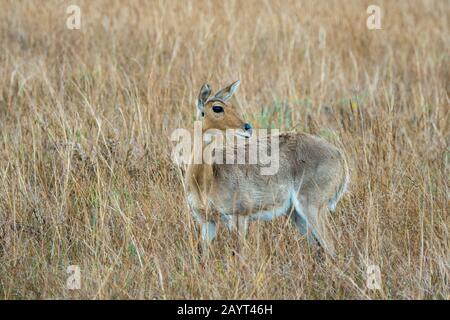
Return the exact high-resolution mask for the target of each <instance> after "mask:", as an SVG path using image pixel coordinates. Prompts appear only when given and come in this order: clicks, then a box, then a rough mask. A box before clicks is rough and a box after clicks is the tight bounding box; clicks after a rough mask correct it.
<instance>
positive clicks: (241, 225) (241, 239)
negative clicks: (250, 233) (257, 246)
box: [228, 215, 248, 251]
mask: <svg viewBox="0 0 450 320" xmlns="http://www.w3.org/2000/svg"><path fill="white" fill-rule="evenodd" d="M228 229H229V230H230V231H231V232H234V233H236V236H237V237H236V238H237V239H236V241H237V246H238V250H237V251H239V248H240V244H241V243H245V237H246V235H247V230H248V217H247V216H243V215H232V216H231V217H230V220H229V222H228Z"/></svg>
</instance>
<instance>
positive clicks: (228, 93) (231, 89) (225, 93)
mask: <svg viewBox="0 0 450 320" xmlns="http://www.w3.org/2000/svg"><path fill="white" fill-rule="evenodd" d="M240 84H241V81H239V80H238V81H236V82H233V83H232V84H230V85H229V86H228V87H226V88H223V89H222V90H220V91H219V92H217V93H216V95H215V96H214V98H218V99H221V100H223V101H228V100H230V99H231V97H232V96H233V94H234V93H235V92H236V90H237V88H238V87H239V85H240Z"/></svg>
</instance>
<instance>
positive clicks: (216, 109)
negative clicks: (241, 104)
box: [212, 106, 223, 113]
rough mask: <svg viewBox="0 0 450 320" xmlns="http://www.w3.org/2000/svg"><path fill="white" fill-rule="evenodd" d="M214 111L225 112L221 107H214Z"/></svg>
mask: <svg viewBox="0 0 450 320" xmlns="http://www.w3.org/2000/svg"><path fill="white" fill-rule="evenodd" d="M212 109H213V111H214V112H215V113H221V112H223V107H221V106H213V107H212Z"/></svg>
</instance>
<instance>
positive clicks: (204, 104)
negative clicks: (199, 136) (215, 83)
mask: <svg viewBox="0 0 450 320" xmlns="http://www.w3.org/2000/svg"><path fill="white" fill-rule="evenodd" d="M239 84H240V81H239V80H238V81H236V82H233V83H232V84H230V85H229V86H228V87H225V88H223V89H221V90H219V91H218V92H217V93H216V94H215V95H214V96H212V97H211V87H210V86H209V85H208V84H204V85H203V86H202V88H201V89H200V93H199V95H198V99H197V120H201V121H202V128H203V133H204V132H206V131H207V130H212V129H214V130H219V131H222V133H223V134H225V133H226V132H225V131H226V130H227V129H234V132H235V135H236V136H238V137H241V138H250V137H251V135H252V126H251V125H250V124H249V123H247V122H245V121H244V120H242V117H241V116H240V114H239V113H238V112H237V110H236V108H235V106H234V105H233V104H231V103H230V99H231V97H232V96H233V94H234V93H235V92H236V90H237V88H238V86H239Z"/></svg>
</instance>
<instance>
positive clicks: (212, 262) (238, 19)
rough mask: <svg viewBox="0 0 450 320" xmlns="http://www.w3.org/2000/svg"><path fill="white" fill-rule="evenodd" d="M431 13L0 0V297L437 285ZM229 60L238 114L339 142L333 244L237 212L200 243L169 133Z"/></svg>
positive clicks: (441, 215)
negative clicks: (241, 240)
mask: <svg viewBox="0 0 450 320" xmlns="http://www.w3.org/2000/svg"><path fill="white" fill-rule="evenodd" d="M69 4H78V5H79V6H80V7H81V10H82V16H81V23H82V25H81V30H68V29H67V28H66V18H67V14H66V13H65V10H66V7H67V6H68V5H69ZM369 4H377V5H379V6H380V7H381V8H382V13H383V18H382V30H368V29H367V28H366V18H367V14H366V8H367V6H368V5H369ZM449 17H450V2H449V1H447V0H436V1H378V0H377V1H370V2H368V1H279V2H275V1H264V0H262V1H255V0H250V1H148V2H147V1H130V2H125V1H123V2H122V1H80V0H76V1H70V2H68V1H38V0H36V1H12V0H11V1H9V0H1V1H0V137H1V138H0V298H2V299H18V298H95V299H101V298H125V299H128V298H146V299H166V298H167V299H168V298H258V299H259V298H275V299H288V298H294V299H304V298H309V299H325V298H327V299H355V298H362V299H366V298H381V299H393V298H399V299H430V298H433V299H448V298H449V295H450V286H449V279H450V250H449V248H450V238H449V225H450V217H449V209H448V200H449V197H448V179H449V172H448V160H449V149H448V143H449V129H450V128H449V109H450V108H449V105H450V103H449V91H450V63H449V61H450V57H449V53H450V32H449V31H450V30H449V23H450V22H449ZM236 79H241V81H242V84H241V87H240V89H239V91H238V93H237V94H236V97H235V100H234V101H235V102H236V104H238V105H239V106H240V107H241V108H242V110H243V112H244V114H245V115H246V119H249V121H250V122H252V123H253V125H254V126H256V127H268V126H271V127H277V128H281V129H283V130H295V131H304V132H310V133H314V134H318V135H320V136H322V137H324V138H326V139H327V140H329V141H332V142H334V143H336V144H337V145H339V146H341V147H342V148H343V149H344V150H345V152H346V154H347V157H348V160H349V164H350V167H351V176H352V182H351V186H350V190H349V193H348V195H347V196H346V197H345V198H344V199H343V200H342V202H340V204H339V205H338V209H337V212H336V213H335V214H333V215H332V222H333V230H334V232H335V236H336V241H337V249H338V256H337V259H335V260H330V259H325V260H323V261H321V260H318V259H316V258H315V257H314V255H313V254H312V253H311V252H310V250H309V248H308V245H307V243H306V241H305V239H304V238H302V237H301V236H300V235H299V234H298V233H297V232H296V230H295V229H294V228H293V227H292V226H291V225H290V223H289V222H288V221H287V220H286V219H279V220H277V221H274V222H273V223H262V222H261V223H254V224H252V225H251V227H250V236H249V238H248V247H247V248H246V249H245V250H243V252H242V254H241V256H240V257H236V256H233V255H232V254H231V247H230V245H229V238H228V234H227V232H226V231H225V230H224V229H225V228H221V230H220V233H219V239H218V241H217V242H216V243H215V244H214V247H213V251H212V255H211V256H210V258H209V259H208V260H207V261H202V260H201V259H199V257H198V251H197V246H198V230H197V229H196V227H195V223H194V221H193V220H192V218H191V216H190V213H189V211H188V210H187V205H186V202H185V198H184V194H183V187H182V184H181V182H180V176H179V171H178V169H177V167H176V166H175V165H174V164H173V163H172V161H171V157H170V154H171V146H172V144H171V142H170V140H169V138H170V134H171V132H172V130H173V129H175V128H178V127H185V128H189V127H191V126H192V122H193V119H194V114H195V110H194V105H195V98H196V94H197V92H198V90H199V88H200V86H201V85H202V84H203V83H204V82H209V83H210V84H211V85H212V86H213V89H218V87H219V86H223V85H226V84H229V83H230V82H231V81H234V80H236ZM372 264H375V265H378V266H379V267H380V269H381V273H382V289H381V290H380V291H371V290H369V289H368V288H367V287H366V268H367V266H368V265H372ZM69 265H79V266H80V268H81V281H82V285H81V289H80V290H75V291H70V290H68V289H67V288H66V279H67V277H68V274H67V273H66V268H67V266H69Z"/></svg>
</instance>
